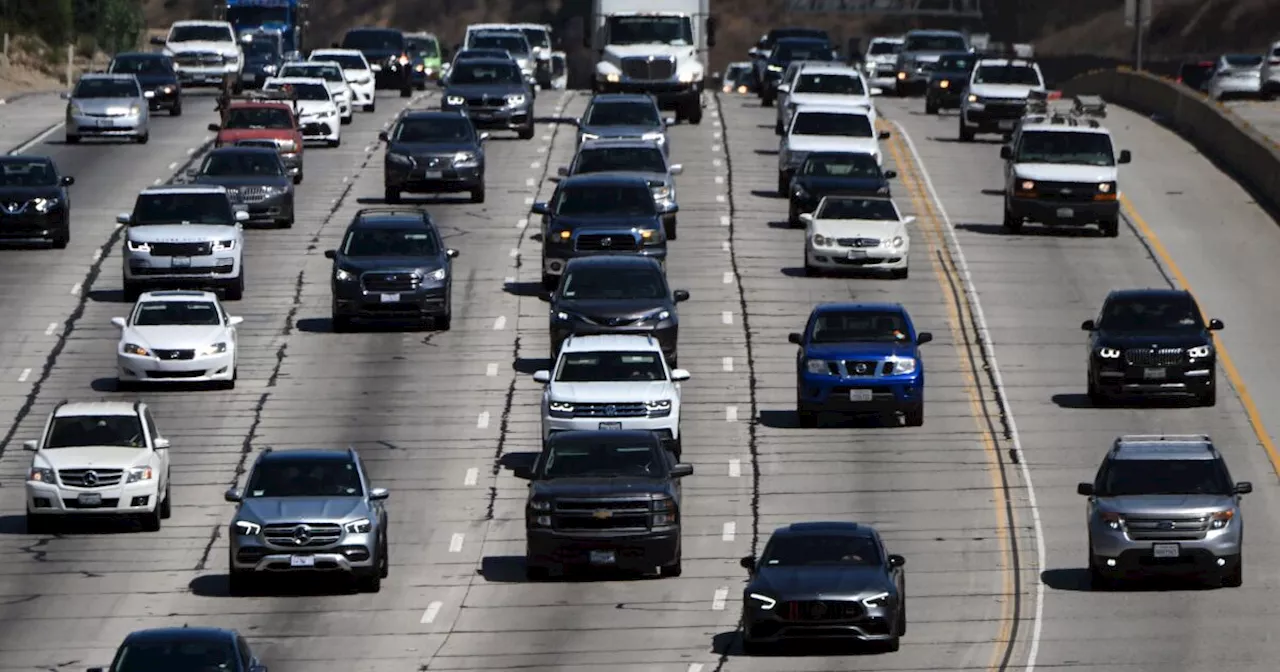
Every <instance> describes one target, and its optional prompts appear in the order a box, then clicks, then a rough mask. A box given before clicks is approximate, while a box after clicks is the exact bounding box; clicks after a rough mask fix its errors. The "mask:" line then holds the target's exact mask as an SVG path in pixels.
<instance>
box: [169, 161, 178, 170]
mask: <svg viewBox="0 0 1280 672" xmlns="http://www.w3.org/2000/svg"><path fill="white" fill-rule="evenodd" d="M177 169H178V162H177V161H174V162H173V163H171V164H169V170H177Z"/></svg>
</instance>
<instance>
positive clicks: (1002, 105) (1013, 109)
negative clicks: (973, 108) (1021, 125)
mask: <svg viewBox="0 0 1280 672" xmlns="http://www.w3.org/2000/svg"><path fill="white" fill-rule="evenodd" d="M984 106H985V111H986V115H987V116H988V117H991V118H993V119H1021V118H1022V115H1023V114H1025V113H1026V111H1027V101H1025V100H1022V99H1020V98H1019V99H1014V100H991V99H989V98H988V99H987V101H986V103H985V104H984Z"/></svg>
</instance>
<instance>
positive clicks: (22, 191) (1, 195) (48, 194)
mask: <svg viewBox="0 0 1280 672" xmlns="http://www.w3.org/2000/svg"><path fill="white" fill-rule="evenodd" d="M61 197H62V189H61V188H60V187H0V203H18V204H19V205H21V204H23V203H26V202H27V201H29V200H31V199H33V198H61Z"/></svg>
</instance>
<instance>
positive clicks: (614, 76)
mask: <svg viewBox="0 0 1280 672" xmlns="http://www.w3.org/2000/svg"><path fill="white" fill-rule="evenodd" d="M604 81H606V82H609V83H610V84H617V83H618V82H620V81H622V75H620V74H618V73H616V72H609V73H606V74H605V75H604Z"/></svg>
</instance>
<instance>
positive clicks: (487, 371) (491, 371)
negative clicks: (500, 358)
mask: <svg viewBox="0 0 1280 672" xmlns="http://www.w3.org/2000/svg"><path fill="white" fill-rule="evenodd" d="M484 375H486V376H489V377H490V378H493V377H494V376H496V375H498V363H497V362H489V366H486V367H484Z"/></svg>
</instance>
